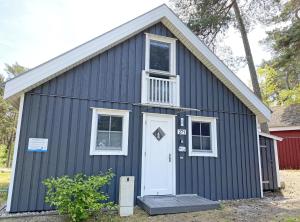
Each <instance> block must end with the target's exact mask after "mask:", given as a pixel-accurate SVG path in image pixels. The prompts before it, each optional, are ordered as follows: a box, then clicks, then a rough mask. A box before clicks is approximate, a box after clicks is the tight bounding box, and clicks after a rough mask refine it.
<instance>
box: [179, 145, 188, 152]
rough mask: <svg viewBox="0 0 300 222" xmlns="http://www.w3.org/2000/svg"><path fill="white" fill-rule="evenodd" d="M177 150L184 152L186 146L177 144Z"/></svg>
mask: <svg viewBox="0 0 300 222" xmlns="http://www.w3.org/2000/svg"><path fill="white" fill-rule="evenodd" d="M178 151H179V152H186V147H185V146H179V147H178Z"/></svg>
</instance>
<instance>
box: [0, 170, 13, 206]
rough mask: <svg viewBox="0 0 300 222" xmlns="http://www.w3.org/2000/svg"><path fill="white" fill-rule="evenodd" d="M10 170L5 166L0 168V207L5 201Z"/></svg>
mask: <svg viewBox="0 0 300 222" xmlns="http://www.w3.org/2000/svg"><path fill="white" fill-rule="evenodd" d="M10 173H11V170H10V169H7V168H0V207H1V206H2V205H3V204H4V203H5V202H6V197H7V192H5V190H7V189H8V186H9V179H10Z"/></svg>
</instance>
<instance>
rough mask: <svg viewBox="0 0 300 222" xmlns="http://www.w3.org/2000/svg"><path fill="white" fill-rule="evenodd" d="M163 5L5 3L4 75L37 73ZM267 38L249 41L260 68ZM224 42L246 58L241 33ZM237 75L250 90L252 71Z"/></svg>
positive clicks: (156, 1)
mask: <svg viewBox="0 0 300 222" xmlns="http://www.w3.org/2000/svg"><path fill="white" fill-rule="evenodd" d="M163 3H166V4H167V3H168V0H126V1H124V0H119V1H117V0H110V1H109V0H85V1H83V0H82V1H79V0H42V1H41V0H0V12H1V13H0V27H1V28H0V73H3V74H4V71H3V68H4V63H8V64H11V63H14V62H15V61H17V62H18V63H19V64H21V65H23V66H26V67H29V68H33V67H35V66H37V65H39V64H41V63H43V62H45V61H47V60H49V59H51V58H53V57H55V56H57V55H59V54H61V53H63V52H65V51H67V50H69V49H72V48H74V47H76V46H77V45H79V44H82V43H84V42H86V41H88V40H90V39H92V38H94V37H96V36H98V35H100V34H102V33H104V32H106V31H109V30H110V29H112V28H114V27H116V26H118V25H120V24H122V23H124V22H127V21H128V20H131V19H133V18H135V17H136V16H139V15H141V14H143V13H145V12H147V11H149V10H151V9H152V8H154V7H156V6H159V5H161V4H163ZM263 37H264V28H262V27H257V28H256V29H254V30H253V31H252V32H251V33H250V35H249V40H250V44H251V46H252V52H253V56H254V60H255V64H256V65H259V64H260V63H261V61H262V59H263V58H265V59H267V58H269V57H270V55H269V54H268V53H267V52H265V51H264V49H263V47H262V46H260V45H259V43H258V41H259V40H261V39H262V38H263ZM225 42H226V43H227V44H228V45H230V46H231V47H232V48H233V52H234V54H235V55H243V45H242V41H241V39H240V36H239V33H237V32H236V31H234V30H231V32H230V34H229V36H228V37H227V39H226V41H225ZM237 74H238V76H239V77H240V78H241V79H242V80H243V81H244V82H245V83H246V84H248V85H249V81H250V80H249V79H250V78H249V72H248V69H247V67H245V68H243V69H241V70H239V72H238V73H237Z"/></svg>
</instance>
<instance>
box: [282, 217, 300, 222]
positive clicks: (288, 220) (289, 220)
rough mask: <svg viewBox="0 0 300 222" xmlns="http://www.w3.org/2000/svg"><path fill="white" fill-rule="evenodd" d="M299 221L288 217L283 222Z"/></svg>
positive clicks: (299, 219)
mask: <svg viewBox="0 0 300 222" xmlns="http://www.w3.org/2000/svg"><path fill="white" fill-rule="evenodd" d="M299 221H300V217H297V218H295V217H288V218H286V219H285V220H284V222H299Z"/></svg>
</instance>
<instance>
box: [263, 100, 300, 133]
mask: <svg viewBox="0 0 300 222" xmlns="http://www.w3.org/2000/svg"><path fill="white" fill-rule="evenodd" d="M272 111H273V113H272V117H271V120H270V123H269V127H270V128H274V127H297V126H298V127H299V126H300V104H292V105H289V106H275V107H273V108H272Z"/></svg>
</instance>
